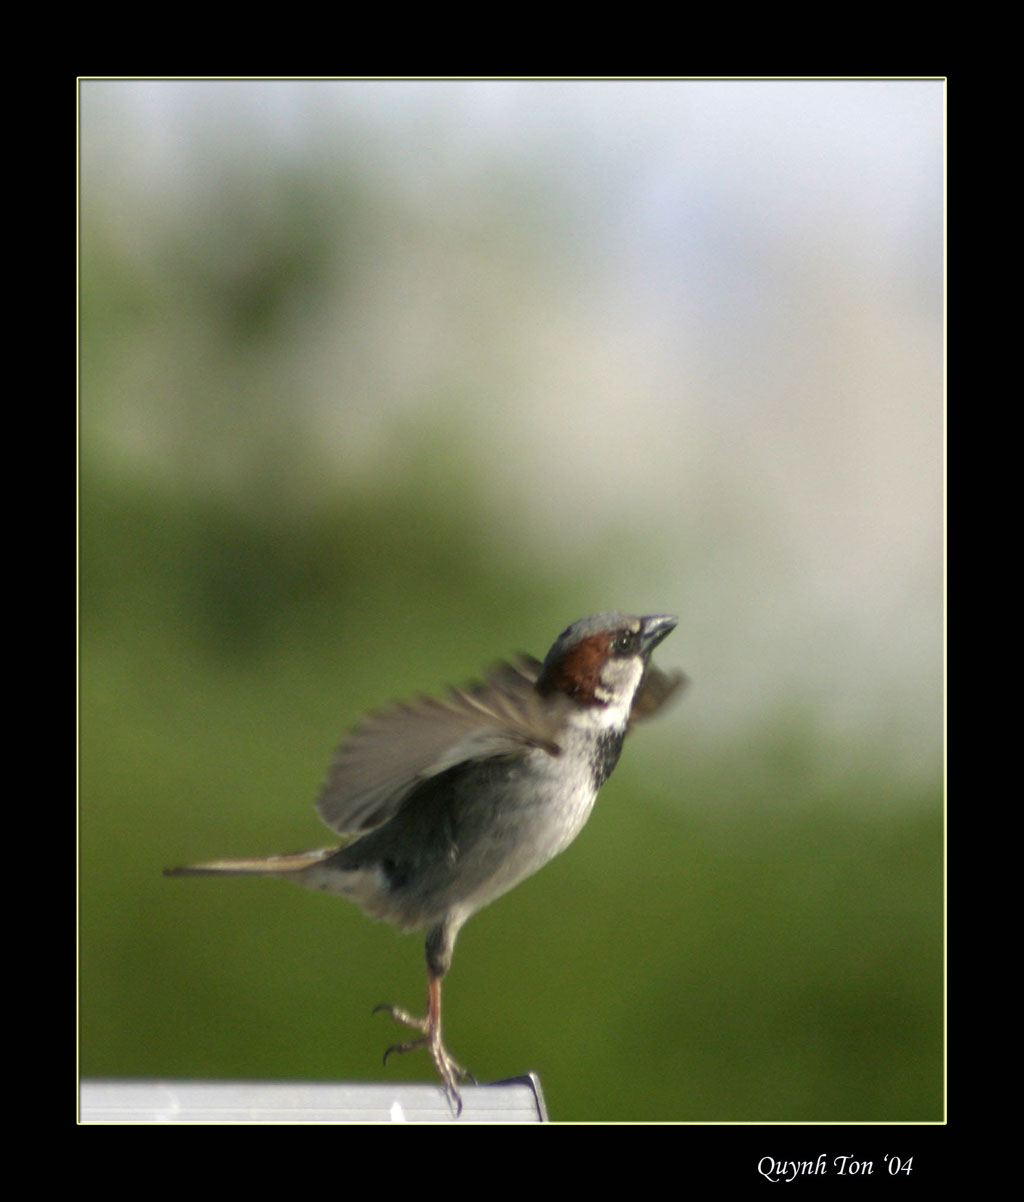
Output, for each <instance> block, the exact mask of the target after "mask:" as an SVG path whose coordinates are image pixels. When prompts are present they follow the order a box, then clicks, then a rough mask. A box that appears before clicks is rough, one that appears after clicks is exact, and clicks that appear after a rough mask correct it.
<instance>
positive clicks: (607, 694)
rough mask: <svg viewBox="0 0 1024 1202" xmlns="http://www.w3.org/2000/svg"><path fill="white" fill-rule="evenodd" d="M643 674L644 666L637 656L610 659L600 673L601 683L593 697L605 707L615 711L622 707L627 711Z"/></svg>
mask: <svg viewBox="0 0 1024 1202" xmlns="http://www.w3.org/2000/svg"><path fill="white" fill-rule="evenodd" d="M643 674H644V666H643V664H642V663H641V662H640V659H639V657H638V656H635V655H630V656H628V657H627V658H625V659H610V660H609V661H608V662H607V663H606V664H605V666H604V670H603V671H602V673H601V683H600V684H599V685H598V686H597V688H596V689H595V691H594V692H595V696H596V697H597V699H598V701H603V702H604V703H605V705H613V706H614V707H615V708H616V709H618V708H619V707H620V706H624V707H625V708H626V709H627V710H628V709H629V707H630V706H631V705H632V704H633V694H634V693H635V692H636V691H637V689H638V688H639V687H640V681H641V680H642V679H643Z"/></svg>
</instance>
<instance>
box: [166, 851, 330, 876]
mask: <svg viewBox="0 0 1024 1202" xmlns="http://www.w3.org/2000/svg"><path fill="white" fill-rule="evenodd" d="M337 850H338V849H337V848H336V847H319V848H316V849H315V850H314V851H296V852H291V853H290V854H288V855H283V856H253V857H251V858H249V859H239V860H209V861H207V862H206V863H204V864H183V865H182V866H181V867H179V868H165V869H164V876H290V875H292V874H293V873H297V872H302V871H303V870H305V869H306V868H312V867H313V865H314V864H319V863H321V862H322V861H323V860H326V859H327V857H328V856H332V855H334V853H335V852H336V851H337Z"/></svg>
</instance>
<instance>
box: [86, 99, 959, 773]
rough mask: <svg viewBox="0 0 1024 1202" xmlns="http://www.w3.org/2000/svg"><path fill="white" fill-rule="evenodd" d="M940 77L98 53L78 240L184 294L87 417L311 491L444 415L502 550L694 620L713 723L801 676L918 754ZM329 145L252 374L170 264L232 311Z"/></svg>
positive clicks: (937, 581)
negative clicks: (157, 68)
mask: <svg viewBox="0 0 1024 1202" xmlns="http://www.w3.org/2000/svg"><path fill="white" fill-rule="evenodd" d="M944 105H945V94H944V85H943V83H942V82H939V81H927V80H924V81H912V80H905V81H878V80H866V81H829V80H818V81H781V80H780V81H772V80H752V81H710V80H696V81H685V80H680V81H642V80H640V81H586V82H584V81H572V80H566V81H530V80H522V81H505V80H502V81H471V80H470V81H450V82H446V81H407V82H406V81H389V80H380V81H283V80H282V81H248V82H244V81H238V82H234V81H180V82H177V81H164V82H144V81H138V82H135V81H130V80H113V81H100V80H96V81H85V82H84V83H83V84H82V88H81V135H82V142H81V162H82V199H83V245H84V247H85V251H86V254H88V252H89V249H90V247H91V245H92V244H93V242H94V241H95V240H97V239H99V237H100V231H102V238H103V239H104V240H105V246H106V253H107V254H108V256H109V255H113V256H114V258H116V259H117V260H118V261H119V267H118V270H121V271H128V272H137V273H139V275H140V276H146V277H147V278H149V279H150V280H153V279H154V278H155V279H156V280H157V288H158V291H159V292H160V293H161V294H162V295H163V296H164V297H165V298H166V305H167V307H166V312H163V313H156V314H152V313H151V314H149V316H148V319H147V321H146V322H145V323H144V325H143V328H142V330H141V337H139V338H138V339H135V340H133V341H132V342H131V344H130V346H129V344H128V342H127V340H126V345H125V350H124V354H123V357H121V358H119V357H118V350H117V348H116V347H114V348H108V349H107V351H106V354H107V356H108V362H107V369H108V370H112V371H113V373H114V377H115V378H116V379H117V380H118V381H119V386H117V387H114V388H111V389H107V390H105V393H104V396H103V398H102V400H94V399H93V398H90V404H89V405H88V406H87V407H86V409H85V411H84V412H83V414H82V426H83V439H84V440H85V442H86V445H88V446H89V447H91V448H92V449H97V448H102V452H103V454H104V455H106V456H109V457H112V458H113V459H115V460H120V461H121V462H122V463H124V462H129V463H130V464H132V465H133V469H134V470H138V471H148V472H153V473H155V474H158V475H159V474H162V475H164V476H166V477H169V478H170V479H171V480H172V481H173V483H174V485H175V486H176V487H203V488H216V489H231V488H232V487H235V486H237V485H238V484H239V482H240V481H245V480H246V479H250V480H251V478H252V477H253V475H254V474H258V473H259V471H260V470H261V469H260V467H259V465H260V464H261V463H262V462H263V461H264V460H265V458H266V453H267V448H268V447H274V448H279V447H280V445H281V442H282V440H285V441H286V442H287V443H288V444H289V445H294V447H295V454H296V455H297V456H299V457H300V458H301V461H302V465H303V466H302V471H301V473H297V476H300V477H301V479H298V478H296V479H294V480H292V481H291V483H290V485H289V487H290V488H291V489H292V491H293V492H294V493H296V494H301V493H303V492H304V491H306V492H309V493H314V494H315V493H316V491H317V490H318V488H321V487H323V488H328V489H329V488H330V487H332V485H333V484H334V483H336V482H337V480H338V479H340V478H344V479H346V480H347V481H351V480H353V479H359V478H364V479H365V480H367V481H369V482H374V486H376V487H380V486H381V484H382V482H383V483H385V484H386V481H387V480H389V479H393V478H397V477H400V476H401V475H402V473H403V470H404V468H405V465H406V461H407V459H408V458H409V457H418V456H421V455H422V454H423V444H424V440H425V439H426V440H427V441H429V439H430V437H431V431H435V432H437V431H441V432H440V433H437V435H436V436H437V437H438V439H439V440H441V441H442V442H443V441H444V440H445V439H446V438H447V437H448V436H447V434H445V433H444V432H443V431H447V430H450V429H452V428H454V429H456V430H458V431H459V432H460V437H462V438H464V440H465V441H464V450H463V451H462V452H461V457H462V460H463V462H464V463H466V464H467V465H469V469H470V470H471V472H472V475H473V478H474V480H475V483H476V486H477V492H476V494H475V496H474V499H473V501H472V504H473V505H474V506H478V507H480V509H481V511H482V512H484V513H486V514H487V515H489V517H490V519H491V520H492V521H493V522H494V528H495V538H500V539H501V540H503V541H504V542H506V543H507V547H508V554H509V556H510V557H513V558H515V557H522V558H523V562H524V564H525V565H526V566H527V568H528V570H530V571H538V570H539V571H552V572H562V571H572V570H573V569H574V568H575V567H579V566H581V565H582V566H583V567H585V569H586V570H588V571H591V572H593V573H595V574H597V575H599V578H600V579H601V580H603V581H606V588H605V590H604V593H603V595H600V596H594V597H593V598H589V597H588V598H581V603H580V605H579V606H578V607H577V608H579V610H580V612H583V611H584V610H586V609H588V608H593V609H598V608H604V607H607V606H610V605H614V606H617V607H626V608H637V609H647V608H650V609H655V610H677V611H678V612H679V613H680V614H681V616H682V618H683V621H682V624H681V627H680V632H679V634H678V635H677V636H676V639H675V645H674V647H673V650H674V651H675V652H676V653H677V655H679V656H681V657H682V662H684V663H685V664H686V666H687V669H688V671H689V672H690V673H691V674H692V676H693V678H694V679H695V681H696V682H698V684H699V689H700V693H699V705H697V704H695V705H694V706H693V707H692V713H691V715H690V717H691V719H692V720H693V722H694V723H696V724H697V725H698V726H701V725H703V726H704V727H705V728H706V729H705V731H704V736H705V737H707V738H713V737H714V734H715V732H716V731H722V732H728V736H729V737H730V738H731V737H734V736H735V733H736V729H737V725H740V726H742V725H743V724H747V723H755V724H756V722H757V720H758V715H759V712H761V711H762V710H763V709H765V708H767V707H770V706H771V704H772V703H773V702H774V701H777V700H778V699H779V698H785V699H786V702H787V704H789V705H791V706H794V707H796V708H798V709H801V710H802V711H803V717H809V718H810V720H812V721H813V722H815V723H817V724H819V726H820V728H821V733H822V735H823V741H822V746H823V747H827V748H829V751H828V756H827V758H828V760H829V762H830V764H832V765H833V766H834V767H836V768H837V769H838V770H839V771H840V772H841V771H843V765H844V748H845V749H847V750H849V751H850V752H851V754H854V755H857V754H859V753H860V752H859V751H858V750H857V749H858V748H860V750H861V751H862V750H863V747H862V744H863V742H864V741H865V740H867V741H868V742H870V743H871V744H872V745H873V746H874V747H875V748H877V749H878V751H879V753H881V754H883V755H885V756H886V757H888V759H889V761H890V763H889V766H890V768H891V769H892V770H893V771H894V772H896V773H897V774H900V773H906V774H910V775H911V776H914V775H917V774H919V773H921V772H926V773H928V774H929V775H930V774H932V773H934V771H935V769H936V765H937V764H938V762H939V761H940V757H941V742H942V604H943V567H942V565H943V423H944V416H943V405H944V399H943V387H944V375H943V372H944V362H943V354H944V351H943V220H944V214H943V202H944V175H943V172H944V163H943V139H944ZM310 171H313V172H316V173H318V174H319V175H320V176H321V177H323V176H326V177H328V178H329V179H330V180H331V184H330V186H328V187H326V188H325V189H322V190H321V191H320V192H318V193H317V194H316V195H315V196H314V197H313V198H312V200H310V198H309V197H307V198H306V201H305V202H301V201H300V206H301V203H306V205H307V208H306V210H303V209H302V208H301V207H300V208H299V209H298V213H299V218H298V219H299V220H300V221H301V222H303V223H305V226H306V229H307V233H308V237H309V239H310V241H311V243H316V240H317V239H322V247H321V248H319V249H318V248H317V247H316V246H315V245H313V246H312V247H311V248H309V255H310V258H311V260H312V261H314V262H315V264H316V270H315V273H314V274H315V279H313V278H311V277H310V275H309V274H307V275H306V276H305V277H304V276H303V275H302V273H301V271H300V272H298V273H297V274H296V276H295V278H292V279H290V280H289V281H288V282H287V292H288V295H287V296H286V298H285V299H284V301H283V302H282V304H281V306H280V310H279V312H278V314H277V316H276V318H275V320H276V321H277V326H276V328H275V340H274V344H273V347H272V351H273V353H272V354H270V353H268V352H267V351H266V350H264V349H260V351H259V352H258V353H257V358H256V361H255V362H250V363H249V364H248V366H247V368H246V373H245V375H244V376H243V375H242V374H241V373H240V371H239V368H238V366H237V364H236V363H234V362H232V361H228V360H227V359H226V358H225V357H224V356H223V355H222V353H221V352H220V350H219V345H218V342H217V337H216V336H215V333H216V332H215V331H211V330H210V328H209V315H208V314H206V313H197V312H189V311H186V310H185V309H184V308H183V307H182V306H181V305H179V304H176V302H175V294H176V292H178V291H179V290H180V289H181V288H182V279H183V277H187V281H188V283H189V285H190V286H191V285H194V283H195V278H196V277H197V276H198V277H199V278H200V281H202V280H203V279H205V278H206V277H208V278H209V285H210V289H211V292H212V293H214V296H213V300H212V301H211V309H212V310H214V311H216V310H222V309H223V308H224V303H225V296H227V297H228V302H229V303H230V293H231V288H232V286H233V283H234V284H237V287H238V288H239V290H242V289H243V288H244V287H245V286H246V284H247V282H249V280H250V277H251V276H254V275H257V274H258V273H259V272H260V271H264V270H268V268H267V265H266V264H264V263H261V262H260V259H259V256H258V255H256V256H254V254H253V246H254V244H256V245H258V244H259V243H260V241H261V230H262V229H263V228H264V226H266V227H267V228H268V229H269V228H271V227H272V226H274V224H275V223H276V222H278V221H281V220H287V221H291V222H293V223H294V222H295V220H296V216H295V213H296V210H295V209H294V207H289V206H290V205H291V204H292V201H293V199H294V198H293V196H292V191H291V190H293V187H294V185H293V181H294V180H295V179H297V178H300V177H301V176H302V175H303V173H306V172H310ZM332 195H333V196H334V197H336V198H337V206H338V208H337V212H336V213H335V212H332V203H333V202H332V199H331V198H332ZM353 208H354V209H355V210H356V211H357V212H358V217H357V219H353V218H352V217H351V214H352V212H353ZM335 219H337V221H338V222H345V223H347V225H346V228H347V229H348V230H350V231H351V233H352V236H351V237H348V236H344V235H343V236H341V237H337V238H333V239H332V238H327V237H324V236H323V235H322V232H321V227H323V228H326V227H327V226H329V225H330V224H331V223H332V221H334V220H335ZM167 230H170V231H172V234H171V235H170V237H168V236H167V235H166V233H165V232H164V233H158V231H167ZM270 240H271V239H270V238H269V237H268V239H267V241H270ZM270 268H273V269H274V270H278V269H280V264H279V263H271V264H270ZM282 314H283V318H282V316H281V315H282ZM188 325H191V327H192V328H188V329H184V328H179V327H184V326H188ZM169 333H170V334H171V336H170V337H169V336H168V335H169ZM218 336H219V335H218ZM178 338H180V339H181V340H182V344H183V343H184V340H185V339H186V338H187V339H188V346H189V350H188V352H187V354H180V353H179V352H178V350H177V349H176V348H177V346H178V345H179V343H178V341H177V339H178ZM240 431H244V432H243V433H240ZM538 556H541V558H535V557H538ZM538 565H539V566H538ZM547 565H550V566H547ZM575 616H577V615H576V614H575V613H568V614H566V615H565V618H566V620H569V619H571V618H573V617H575Z"/></svg>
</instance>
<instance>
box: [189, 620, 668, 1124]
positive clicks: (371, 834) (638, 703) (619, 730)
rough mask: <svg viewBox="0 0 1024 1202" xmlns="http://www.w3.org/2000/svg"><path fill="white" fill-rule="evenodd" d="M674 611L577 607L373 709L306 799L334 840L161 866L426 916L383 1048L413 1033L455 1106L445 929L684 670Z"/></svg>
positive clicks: (568, 832) (479, 899) (566, 830)
mask: <svg viewBox="0 0 1024 1202" xmlns="http://www.w3.org/2000/svg"><path fill="white" fill-rule="evenodd" d="M676 623H677V619H676V618H675V617H672V616H670V615H668V614H654V615H651V616H648V617H633V616H631V615H629V614H624V613H619V612H611V613H602V614H596V615H594V616H593V617H589V618H582V619H580V621H578V622H573V624H572V625H571V626H568V627H567V628H566V629H565V630H563V631H562V633H561V634H560V635H559V636H558V638H557V639H556V640H555V642H554V644H553V645H552V647H551V650H550V651H549V652H548V653H547V656H546V657H545V659H544V661H543V662H540V661H538V660H536V659H534V658H533V657H532V656H528V655H521V656H519V657H518V658H516V659H515V660H514V661H513V662H505V663H500V664H498V665H497V666H496V667H494V668H492V669H491V670H490V671H489V672H488V673H487V674H486V676H485V679H484V681H483V683H474V684H471V685H468V686H467V687H465V688H460V689H454V688H453V689H451V690H449V692H448V693H447V695H446V696H444V697H428V696H421V697H420V698H419V699H418V700H417V701H415V702H412V703H409V704H400V705H395V706H393V707H391V708H389V709H385V710H381V711H379V712H376V713H373V714H371V715H370V716H369V717H368V718H367V719H366V720H365V721H364V722H363V723H362V724H361V725H359V726H357V727H356V728H355V730H354V731H353V732H352V733H351V734H350V735H349V736H348V737H347V738H346V739H344V740H343V741H342V743H341V745H340V746H339V747H338V749H337V751H336V752H335V754H334V758H333V760H332V762H331V765H330V769H329V771H328V774H327V779H326V782H325V783H324V786H323V790H322V792H321V794H320V798H319V800H318V801H317V803H316V808H317V810H318V812H319V814H320V817H321V818H322V819H323V820H324V822H325V823H326V824H327V826H329V827H330V828H331V830H333V831H334V832H336V833H337V834H339V835H345V836H349V837H350V839H349V842H347V843H345V844H343V845H342V846H340V847H324V848H319V849H316V850H313V851H306V852H297V853H293V854H289V855H279V856H267V857H261V858H257V859H231V860H213V861H210V862H208V863H202V864H193V865H189V866H185V867H181V868H168V869H165V873H166V875H169V876H179V875H204V874H214V875H250V874H255V875H259V876H269V877H278V878H280V879H282V880H289V881H295V882H297V883H298V884H300V885H305V886H306V887H307V888H310V889H321V890H325V891H327V892H329V893H338V894H341V895H342V896H343V897H347V898H349V899H351V900H352V901H353V902H355V903H356V904H357V905H358V906H360V907H361V908H362V909H363V911H364V912H365V913H366V914H368V915H369V916H370V917H371V918H376V919H384V920H385V921H387V922H391V923H393V924H394V925H395V926H397V927H399V928H400V929H402V930H424V929H425V930H426V962H427V1006H426V1016H425V1017H424V1018H417V1017H415V1016H414V1015H412V1014H410V1013H408V1012H407V1011H405V1010H402V1009H400V1008H398V1007H397V1006H378V1007H376V1010H385V1011H387V1012H388V1013H389V1014H390V1015H391V1017H392V1018H393V1019H394V1020H395V1021H396V1022H397V1023H400V1024H402V1025H404V1026H407V1027H409V1028H411V1029H413V1030H415V1031H418V1032H420V1034H419V1037H418V1038H415V1039H412V1040H410V1041H409V1042H407V1043H398V1044H393V1045H392V1046H391V1047H389V1048H388V1049H387V1051H386V1052H385V1053H384V1061H385V1063H386V1062H387V1059H388V1057H389V1056H390V1055H392V1054H393V1053H403V1052H408V1051H410V1050H412V1049H413V1048H419V1047H425V1048H426V1049H427V1050H428V1051H429V1053H430V1055H431V1057H432V1059H433V1062H434V1065H435V1066H436V1068H437V1072H438V1074H439V1076H440V1078H441V1082H442V1085H443V1087H444V1091H445V1093H446V1095H447V1097H448V1099H449V1103H450V1104H451V1105H452V1106H453V1108H454V1109H455V1113H456V1117H458V1114H459V1113H461V1110H462V1099H461V1097H460V1095H459V1089H458V1086H459V1082H460V1081H462V1080H473V1078H472V1076H471V1074H470V1073H468V1072H467V1071H466V1070H465V1069H464V1068H462V1066H461V1065H460V1064H458V1063H457V1061H455V1060H454V1059H453V1057H452V1056H451V1055H450V1054H449V1052H448V1050H447V1048H446V1047H445V1045H444V1042H443V1040H442V1036H441V982H442V981H443V979H444V977H445V974H446V973H447V972H448V969H449V968H450V967H451V962H452V951H453V949H454V947H455V939H456V937H457V935H458V933H459V931H460V930H461V928H462V926H463V924H464V923H465V922H466V920H467V919H468V918H469V917H470V916H471V915H473V914H475V913H476V912H477V911H478V910H480V909H481V908H482V907H483V906H486V905H487V904H488V903H489V902H492V901H494V899H495V898H497V897H500V896H501V895H502V894H503V893H507V892H508V890H510V889H512V888H513V887H514V886H515V885H517V884H519V882H520V881H522V880H523V879H524V878H526V877H528V876H530V875H531V874H532V873H534V872H536V871H537V870H538V869H539V868H542V867H543V866H544V865H545V864H546V863H547V862H548V861H549V860H550V859H552V858H553V857H554V856H556V855H558V853H559V852H561V851H564V850H565V849H566V848H567V847H568V846H569V844H570V843H571V842H572V841H573V840H574V839H575V838H576V836H577V835H578V834H579V833H580V831H581V830H582V829H583V826H584V824H585V823H586V821H587V819H588V818H589V817H590V812H591V810H592V809H593V806H594V800H595V798H596V796H597V791H598V789H599V788H600V787H601V785H603V784H604V782H605V781H606V780H607V779H608V777H609V776H610V774H611V772H612V769H613V768H614V767H615V765H616V763H617V762H618V759H619V754H620V752H621V750H622V743H623V740H624V739H625V737H626V734H627V733H628V731H629V730H630V727H631V726H632V724H633V722H634V721H635V720H637V719H642V718H646V717H649V716H650V715H651V714H653V713H655V712H656V711H658V710H659V709H661V707H662V706H663V705H664V704H665V702H666V701H668V699H669V698H670V697H672V696H673V695H674V694H675V693H676V692H677V691H678V690H679V689H680V687H681V686H682V684H683V683H684V679H685V678H684V677H683V675H682V673H681V672H674V673H665V672H662V671H660V670H659V669H657V668H656V667H654V666H653V665H652V664H651V662H650V660H651V652H652V651H653V650H654V648H655V647H657V645H658V644H659V643H660V642H661V641H662V640H663V639H664V638H666V637H667V636H668V635H669V634H670V633H671V632H672V630H674V629H675V626H676ZM376 1010H375V1012H376Z"/></svg>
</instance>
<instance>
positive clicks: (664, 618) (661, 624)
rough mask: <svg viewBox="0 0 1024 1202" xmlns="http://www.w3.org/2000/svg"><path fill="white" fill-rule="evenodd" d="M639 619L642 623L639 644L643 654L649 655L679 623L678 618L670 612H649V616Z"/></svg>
mask: <svg viewBox="0 0 1024 1202" xmlns="http://www.w3.org/2000/svg"><path fill="white" fill-rule="evenodd" d="M640 621H641V622H642V623H643V625H642V627H641V636H640V645H641V646H642V647H643V652H644V654H645V655H650V654H651V652H652V651H653V650H654V648H655V647H657V645H658V644H659V643H660V642H661V640H662V639H667V638H668V636H669V635H670V634H671V633H672V631H673V630H675V628H676V626H677V625H678V623H679V619H678V618H676V617H674V616H673V615H672V614H651V616H650V617H647V618H641V619H640Z"/></svg>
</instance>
